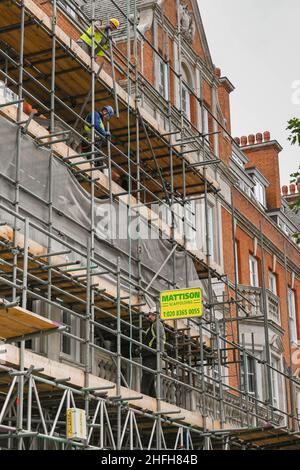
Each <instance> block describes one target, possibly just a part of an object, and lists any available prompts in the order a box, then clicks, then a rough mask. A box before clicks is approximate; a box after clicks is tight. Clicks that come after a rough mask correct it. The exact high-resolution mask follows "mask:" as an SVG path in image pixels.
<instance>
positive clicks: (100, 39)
mask: <svg viewBox="0 0 300 470" xmlns="http://www.w3.org/2000/svg"><path fill="white" fill-rule="evenodd" d="M119 26H120V22H119V20H117V19H116V18H111V19H110V20H109V23H108V25H102V23H101V21H96V22H95V31H94V38H95V56H96V57H103V56H104V55H105V51H106V50H107V49H108V41H109V30H110V31H114V30H116V29H118V28H119ZM77 42H78V44H79V45H80V47H81V48H82V49H83V50H84V51H85V52H86V53H87V54H89V55H90V54H91V50H92V26H90V27H89V28H88V29H87V30H86V32H85V33H83V34H82V35H81V36H80V39H79V41H77Z"/></svg>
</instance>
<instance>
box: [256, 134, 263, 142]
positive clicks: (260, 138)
mask: <svg viewBox="0 0 300 470" xmlns="http://www.w3.org/2000/svg"><path fill="white" fill-rule="evenodd" d="M262 141H263V135H262V133H261V132H258V133H257V134H256V142H257V143H258V144H261V143H262Z"/></svg>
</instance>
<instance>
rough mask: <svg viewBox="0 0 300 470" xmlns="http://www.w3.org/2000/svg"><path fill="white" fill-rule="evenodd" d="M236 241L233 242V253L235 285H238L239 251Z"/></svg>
mask: <svg viewBox="0 0 300 470" xmlns="http://www.w3.org/2000/svg"><path fill="white" fill-rule="evenodd" d="M238 244H239V242H238V240H236V239H235V240H234V253H235V272H236V279H237V283H238V284H239V282H240V280H239V250H238Z"/></svg>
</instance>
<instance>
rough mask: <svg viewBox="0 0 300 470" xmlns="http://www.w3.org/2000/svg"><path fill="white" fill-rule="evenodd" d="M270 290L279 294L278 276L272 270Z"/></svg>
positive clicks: (270, 272) (270, 273)
mask: <svg viewBox="0 0 300 470" xmlns="http://www.w3.org/2000/svg"><path fill="white" fill-rule="evenodd" d="M269 290H270V291H271V292H272V294H274V295H276V296H277V276H276V274H275V273H273V272H272V271H269Z"/></svg>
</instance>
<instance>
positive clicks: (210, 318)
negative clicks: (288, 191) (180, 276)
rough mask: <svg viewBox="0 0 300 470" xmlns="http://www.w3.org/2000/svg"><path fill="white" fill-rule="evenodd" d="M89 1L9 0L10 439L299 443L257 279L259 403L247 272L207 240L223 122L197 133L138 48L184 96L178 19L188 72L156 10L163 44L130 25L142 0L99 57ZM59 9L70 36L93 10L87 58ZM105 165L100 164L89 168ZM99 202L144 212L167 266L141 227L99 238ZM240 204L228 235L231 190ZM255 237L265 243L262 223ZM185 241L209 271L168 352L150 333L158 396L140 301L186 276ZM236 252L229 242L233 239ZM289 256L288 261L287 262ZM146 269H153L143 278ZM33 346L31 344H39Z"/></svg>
mask: <svg viewBox="0 0 300 470" xmlns="http://www.w3.org/2000/svg"><path fill="white" fill-rule="evenodd" d="M89 3H90V5H91V7H90V8H91V14H90V16H87V14H85V13H84V11H83V10H82V9H79V8H78V5H77V4H76V2H75V1H73V0H67V1H65V2H64V4H65V5H63V6H62V2H58V1H57V0H51V1H49V2H41V6H38V5H37V3H36V2H33V1H32V0H9V1H2V2H1V3H0V32H1V43H0V56H1V69H0V74H1V77H2V80H3V82H4V85H5V88H6V89H9V90H12V91H13V92H14V94H15V99H13V100H7V99H6V98H5V97H3V98H2V97H1V98H0V100H1V102H0V114H1V119H2V121H1V122H2V124H3V126H4V122H8V121H9V123H10V126H12V127H13V128H14V129H15V132H16V143H15V148H16V157H15V163H14V177H13V178H12V177H10V176H8V175H7V174H5V172H1V184H2V182H3V184H4V182H5V184H7V185H10V187H12V188H13V198H11V197H9V196H5V195H4V194H1V201H0V326H1V333H0V336H1V339H2V340H3V343H2V344H1V345H0V446H1V448H8V449H14V448H18V449H20V450H21V449H81V448H84V449H118V450H120V449H131V450H133V449H212V448H223V449H228V448H271V447H272V446H273V447H277V448H278V447H284V446H289V447H293V446H294V447H295V448H296V447H297V446H299V436H298V420H297V418H296V415H295V403H294V394H295V389H296V385H297V380H296V379H295V378H293V375H292V370H291V367H288V368H287V370H286V371H284V372H281V371H279V370H277V369H276V368H274V367H273V366H272V364H271V361H270V357H269V356H270V355H269V354H268V344H269V335H268V325H269V318H268V315H267V306H266V292H265V286H262V292H263V293H262V299H263V306H264V308H263V315H262V316H261V317H259V316H257V317H256V318H260V319H261V320H263V322H264V331H265V336H266V346H267V354H266V358H265V360H263V361H262V360H261V359H260V360H259V361H260V363H261V364H262V367H263V369H264V372H265V375H266V377H267V390H268V399H267V401H262V400H260V399H259V397H258V393H257V387H256V392H255V393H254V394H253V393H252V391H251V392H250V391H249V384H248V374H247V367H248V358H249V357H250V358H252V359H253V360H254V361H255V362H258V359H257V357H256V356H255V355H254V346H253V349H252V351H249V349H248V348H247V347H246V344H245V339H244V338H243V337H241V335H240V333H239V324H240V322H242V321H245V319H246V320H247V318H248V316H249V315H248V312H249V309H251V308H252V307H254V305H253V304H252V302H251V300H249V298H248V297H246V296H245V295H243V293H241V292H240V290H239V286H238V281H237V276H236V275H235V280H234V281H232V280H229V279H228V277H227V276H226V275H225V274H224V273H222V272H221V271H220V269H219V267H218V266H217V265H216V264H215V263H214V262H213V259H212V253H211V252H210V249H211V242H210V228H209V222H208V211H209V197H214V198H216V200H218V199H219V200H221V199H222V194H221V192H220V186H219V183H218V182H217V181H216V178H215V174H216V172H217V168H218V165H219V164H220V159H219V157H218V156H217V155H215V154H214V152H213V151H212V144H213V142H215V138H216V137H217V136H218V134H219V133H220V132H223V133H226V135H227V137H228V138H229V139H230V141H231V142H232V144H234V141H233V139H232V138H231V136H230V135H229V134H228V132H227V130H226V129H225V127H224V126H223V125H222V123H221V122H220V121H219V120H218V119H217V117H216V116H215V115H214V113H212V112H209V115H210V119H211V120H212V122H213V125H212V132H209V133H204V132H199V130H198V129H196V128H195V127H194V126H193V125H192V124H191V123H190V122H188V120H187V119H186V116H185V115H184V112H183V109H182V105H180V106H179V108H180V109H179V108H178V107H177V108H175V107H174V106H173V104H172V102H171V98H170V97H168V99H165V98H164V97H162V96H161V95H160V94H159V93H158V92H157V90H155V88H154V87H153V85H151V84H150V83H149V82H148V81H147V79H146V78H145V76H144V74H143V67H142V64H140V63H139V55H140V50H141V48H142V47H143V46H144V45H145V44H146V45H147V47H149V48H150V49H151V51H152V52H153V54H154V55H155V57H157V58H159V59H160V60H162V61H163V63H164V64H165V66H166V70H167V77H168V81H169V82H170V81H171V77H173V78H172V80H177V81H178V84H179V103H182V93H183V78H182V71H181V65H180V64H181V62H182V61H181V53H182V52H181V49H182V44H181V43H182V37H181V36H182V35H181V26H180V18H179V17H178V21H177V23H178V28H177V31H176V40H177V45H178V64H179V69H178V70H175V69H174V68H173V67H172V66H171V60H170V52H169V48H168V44H169V40H168V39H169V38H168V34H167V32H166V30H165V29H164V19H163V18H164V15H163V12H162V20H161V21H162V23H161V27H162V31H163V33H162V37H163V44H162V46H161V47H162V48H161V51H159V50H158V48H157V47H155V45H153V44H152V43H151V42H150V41H149V39H147V37H146V36H145V35H144V34H142V33H141V31H140V30H139V29H138V18H137V2H136V0H135V1H133V2H131V1H129V0H128V1H127V9H126V11H122V10H121V9H120V8H119V7H118V5H117V2H114V1H113V0H112V1H111V3H112V5H113V6H114V8H115V9H117V10H118V12H119V15H120V19H121V21H122V23H124V24H126V35H125V36H126V38H125V39H124V40H123V41H122V43H121V44H122V45H123V46H124V44H125V46H126V53H124V47H120V45H119V46H118V44H119V43H116V42H115V41H113V40H112V38H111V33H110V32H109V38H108V41H109V48H108V51H106V52H105V56H104V59H103V61H104V62H103V64H104V65H103V64H101V65H99V64H98V63H97V62H96V60H95V59H96V57H95V49H96V43H95V32H96V26H95V22H96V20H97V18H95V0H94V1H92V2H89ZM132 6H133V8H132ZM42 7H44V8H43V9H42ZM66 7H68V8H67V9H66ZM45 8H48V14H46V13H45ZM177 11H178V12H179V0H178V1H177ZM73 13H75V14H76V18H74V15H73ZM178 14H179V13H178ZM62 17H64V18H66V19H68V21H69V23H70V24H71V25H72V26H73V28H74V30H76V31H77V35H78V37H79V36H80V35H81V34H82V33H83V32H85V31H86V29H87V27H88V26H90V25H91V31H92V33H91V40H92V47H91V55H90V56H89V55H88V54H86V53H85V52H84V51H83V50H82V49H81V48H80V46H79V45H78V44H77V43H76V40H74V39H71V38H70V37H69V36H68V35H67V34H65V33H64V31H63V30H62V28H61V26H59V25H60V21H61V18H62ZM4 33H5V34H4ZM124 79H125V86H123V87H121V86H120V82H122V80H123V81H124ZM184 86H185V87H188V85H187V84H186V83H185V84H184ZM188 90H189V93H190V94H191V95H192V96H193V97H194V98H195V99H196V101H197V103H198V105H199V107H200V109H201V116H202V122H203V121H204V102H203V98H202V97H201V95H199V93H196V92H195V90H193V89H192V88H190V87H188ZM24 100H27V101H30V102H31V103H32V105H33V106H34V107H37V108H38V110H39V111H38V113H34V112H32V113H30V115H27V114H25V112H24V110H23V103H24ZM147 102H148V103H152V105H153V106H155V107H156V108H157V107H159V110H160V112H161V113H162V115H163V116H164V122H165V128H163V127H161V126H160V125H159V124H158V123H157V119H155V117H153V116H152V115H151V114H150V112H148V111H147V106H146V104H147ZM108 104H109V105H112V106H114V108H115V110H116V116H117V118H118V119H116V120H115V122H114V123H112V125H111V129H110V130H111V133H112V136H113V137H112V139H108V140H103V142H102V143H101V144H100V145H99V136H98V135H97V132H96V130H95V122H94V111H95V110H96V109H97V108H98V107H99V106H104V105H108ZM88 112H91V116H92V122H91V123H89V125H90V126H91V136H90V138H88V137H87V136H86V135H83V133H82V131H80V128H81V129H82V128H83V126H84V125H85V124H88V122H87V121H86V118H85V117H84V116H86V114H87V113H88ZM0 125H1V124H0ZM25 139H28V140H30V141H31V143H32V145H34V146H35V147H36V148H37V149H38V150H39V149H40V150H41V151H43V152H47V154H48V159H49V160H48V161H49V165H48V174H47V179H48V186H47V196H46V199H43V198H42V197H40V196H39V195H37V194H36V193H34V192H33V191H30V189H28V187H25V186H24V185H23V184H22V175H21V173H22V171H23V168H22V159H23V158H24V152H25V150H24V141H25ZM26 142H27V140H26ZM80 142H81V143H82V142H84V143H85V144H86V146H88V147H89V150H88V152H82V151H80V150H78V148H79V147H78V143H80ZM88 157H89V159H87V158H88ZM1 158H3V155H1ZM57 161H59V162H60V164H61V165H63V166H64V168H67V170H68V172H69V174H70V177H71V178H73V179H76V181H77V182H79V183H80V185H81V187H82V188H83V191H85V194H87V195H88V197H89V206H88V207H89V226H84V225H83V224H80V223H79V222H78V221H74V220H72V217H71V216H70V215H67V214H66V213H64V212H62V211H61V210H58V208H57V207H56V206H55V203H54V200H55V199H54V190H55V185H54V175H55V164H56V162H57ZM99 162H100V163H101V165H102V168H99V167H98V166H97V165H96V164H97V163H99ZM116 174H117V181H115V177H114V175H116ZM124 181H125V183H126V184H124ZM25 193H26V194H28V195H29V196H30V198H31V199H32V200H34V201H35V204H36V205H37V206H38V205H42V204H44V206H45V207H46V209H45V210H44V212H43V214H44V216H43V217H42V218H41V217H39V215H38V211H36V213H31V211H30V208H29V207H26V206H25V204H24V201H23V199H22V195H23V194H25ZM29 196H28V197H29ZM198 200H201V201H202V203H203V205H204V215H205V223H204V231H205V248H204V252H203V253H202V255H199V252H197V253H196V252H195V250H193V249H191V247H190V244H189V233H190V232H191V231H192V232H193V231H195V228H194V227H191V225H190V223H189V220H190V217H189V215H190V214H192V212H193V208H192V202H193V201H198ZM97 201H104V202H108V203H109V204H110V207H113V205H114V204H115V203H116V202H117V203H118V204H123V205H124V206H125V207H126V211H127V217H128V219H127V226H129V225H130V222H131V221H132V218H133V217H134V218H135V220H136V226H140V225H141V223H142V220H143V221H145V220H146V224H147V225H149V226H150V227H152V228H153V227H154V228H155V230H156V232H157V233H158V234H159V239H161V240H164V246H165V247H167V248H166V256H165V259H163V260H162V262H161V265H160V266H159V267H158V269H154V268H153V265H152V264H151V260H150V259H149V260H148V262H146V261H145V258H142V256H141V252H142V240H141V237H140V236H138V238H137V240H135V242H133V240H132V239H131V237H129V240H128V244H127V245H126V249H122V245H120V244H118V243H116V241H115V239H114V237H113V232H114V227H112V226H110V230H109V233H110V236H109V237H108V239H105V240H100V242H101V243H102V245H101V243H100V244H99V239H98V238H99V237H98V234H97V227H96V225H97V222H96V220H95V213H96V207H97V204H98V202H97ZM222 203H225V202H224V201H223V200H222ZM159 207H161V208H163V210H165V211H166V213H167V214H168V217H167V218H166V220H162V218H161V217H159V215H158V214H157V213H156V209H155V208H159ZM178 207H180V208H181V209H180V211H178ZM231 214H232V239H233V243H234V240H235V209H234V206H233V203H232V204H231ZM57 215H59V216H60V217H63V218H64V219H65V220H67V221H68V222H69V223H70V224H73V223H74V224H75V225H76V227H77V229H78V231H81V232H82V233H83V232H84V233H85V236H84V238H83V239H82V241H81V242H80V241H79V240H78V239H76V242H75V237H74V242H72V237H71V235H70V233H64V231H63V228H61V227H59V226H58V225H57ZM108 225H112V218H109V222H108ZM180 227H183V235H182V234H181V232H180ZM260 234H261V237H260V246H261V252H262V253H263V252H264V249H263V248H264V246H263V245H264V236H263V232H262V230H261V231H260ZM99 247H100V249H99ZM105 250H113V251H114V253H115V254H116V255H115V263H112V262H111V260H109V259H107V258H106V256H105V253H106V251H105ZM178 253H180V254H181V258H180V259H181V260H182V265H183V266H184V269H185V279H184V284H185V286H186V287H189V283H190V278H189V275H188V266H189V263H190V262H192V263H193V266H195V271H196V273H197V277H198V279H199V280H202V281H203V282H204V284H205V286H206V290H207V292H206V298H205V304H204V306H205V312H204V315H203V317H201V318H200V319H199V320H195V319H192V320H191V319H190V320H187V321H183V320H181V321H180V320H177V321H168V322H166V324H165V328H166V331H167V337H168V339H167V353H166V354H163V353H162V351H160V346H159V337H158V341H157V350H156V351H155V353H156V357H157V369H156V371H155V376H156V393H157V398H152V397H148V396H146V395H143V394H141V393H140V392H139V381H140V377H141V374H142V373H143V370H147V371H148V372H150V373H153V371H152V370H151V369H147V368H146V367H145V366H143V364H142V362H141V360H140V355H135V349H137V348H138V349H143V348H144V349H150V350H151V348H148V347H147V346H145V345H144V344H143V336H144V334H145V331H144V329H145V324H144V320H143V318H144V312H145V311H147V308H148V307H147V304H148V305H150V304H152V305H154V304H155V303H156V299H157V298H158V295H159V291H160V289H159V285H164V286H165V287H166V288H170V289H176V288H178V287H179V285H178V282H177V279H176V263H177V256H178ZM233 253H234V256H236V255H235V250H234V249H233ZM124 260H125V261H124ZM166 265H168V266H169V267H170V268H169V273H171V275H170V276H169V277H167V276H166V274H165V270H164V268H165V267H166ZM262 268H263V260H262ZM285 268H286V273H287V269H288V268H287V261H286V260H285ZM146 269H147V271H148V273H150V279H145V277H144V275H143V273H144V272H145V270H146ZM159 283H160V284H159ZM218 284H222V286H223V287H224V292H223V294H222V298H218V296H217V295H216V293H215V290H214V287H215V286H217V285H218ZM286 287H287V280H286ZM34 305H39V307H40V311H39V312H38V313H33V312H32V310H34ZM58 311H59V312H60V321H58V320H57V312H58ZM254 318H255V317H254ZM252 319H253V317H252ZM74 324H76V325H77V327H76V328H75V331H74V328H73V325H74ZM158 330H159V328H158ZM57 337H58V338H59V342H60V346H61V345H63V346H64V348H65V349H66V350H69V351H70V352H72V350H73V349H74V350H76V351H78V353H76V354H77V357H75V358H74V357H73V358H72V361H71V360H70V358H66V357H61V356H60V357H59V358H52V357H51V354H50V351H51V347H52V345H53V344H54V342H55V340H54V338H57ZM253 344H254V340H253ZM35 347H36V349H37V352H33V350H34V349H35ZM49 354H50V355H49ZM290 354H291V351H290ZM70 355H71V354H70ZM75 356H76V355H75ZM97 361H99V363H98V364H97ZM99 365H100V366H99ZM98 366H99V368H100V371H99V370H98ZM242 371H243V372H242ZM272 371H275V372H276V373H278V374H280V375H281V376H282V380H283V381H284V383H285V386H286V389H287V394H286V396H287V403H286V406H285V409H284V410H282V409H279V407H277V406H275V404H274V401H273V399H272ZM230 376H233V377H234V379H235V380H231V379H230ZM255 380H257V379H256V378H255ZM70 408H78V409H83V410H84V411H85V417H86V425H87V436H86V438H85V439H82V440H78V439H76V438H70V437H69V436H68V432H67V427H66V422H67V413H68V410H69V409H70Z"/></svg>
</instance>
